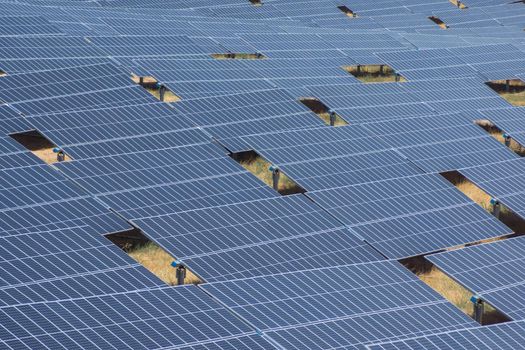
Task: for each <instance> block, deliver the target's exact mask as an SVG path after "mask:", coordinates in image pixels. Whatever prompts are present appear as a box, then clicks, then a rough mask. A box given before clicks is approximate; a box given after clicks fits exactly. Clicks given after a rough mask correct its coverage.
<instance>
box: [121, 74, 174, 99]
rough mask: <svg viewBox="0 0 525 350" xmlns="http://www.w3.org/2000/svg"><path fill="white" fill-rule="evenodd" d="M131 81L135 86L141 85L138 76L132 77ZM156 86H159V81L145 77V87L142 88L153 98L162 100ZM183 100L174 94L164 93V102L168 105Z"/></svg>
mask: <svg viewBox="0 0 525 350" xmlns="http://www.w3.org/2000/svg"><path fill="white" fill-rule="evenodd" d="M131 80H133V82H134V83H135V84H140V78H139V77H138V76H136V75H134V76H132V77H131ZM155 84H157V80H156V79H155V78H153V77H143V85H142V87H143V88H144V89H145V90H146V91H147V92H149V93H150V94H152V95H153V96H155V98H156V99H157V100H160V90H159V89H158V88H157V87H156V86H155ZM180 100H181V98H180V97H179V96H177V95H176V94H174V93H173V92H171V91H169V90H167V91H166V92H165V93H164V102H167V103H170V102H177V101H180Z"/></svg>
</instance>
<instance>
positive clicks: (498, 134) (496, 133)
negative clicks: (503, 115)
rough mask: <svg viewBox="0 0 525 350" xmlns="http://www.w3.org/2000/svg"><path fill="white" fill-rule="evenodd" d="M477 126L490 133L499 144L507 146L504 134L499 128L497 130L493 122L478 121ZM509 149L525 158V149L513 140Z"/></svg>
mask: <svg viewBox="0 0 525 350" xmlns="http://www.w3.org/2000/svg"><path fill="white" fill-rule="evenodd" d="M476 124H478V125H479V126H481V127H482V128H483V129H485V131H486V132H488V133H489V134H490V136H492V137H494V138H495V139H496V140H498V141H499V142H501V143H503V144H505V138H504V137H503V132H502V131H501V130H500V129H499V128H497V127H496V126H495V125H494V124H493V123H492V122H491V121H489V120H477V121H476ZM509 149H510V150H511V151H513V152H515V153H516V154H519V155H520V156H522V157H523V156H525V148H523V147H522V146H521V145H520V144H519V143H517V142H516V141H515V140H512V139H511V141H510V145H509Z"/></svg>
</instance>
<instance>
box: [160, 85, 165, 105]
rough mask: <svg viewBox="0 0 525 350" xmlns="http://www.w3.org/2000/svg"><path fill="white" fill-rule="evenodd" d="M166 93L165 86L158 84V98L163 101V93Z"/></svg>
mask: <svg viewBox="0 0 525 350" xmlns="http://www.w3.org/2000/svg"><path fill="white" fill-rule="evenodd" d="M165 94H166V87H165V86H164V85H161V86H160V89H159V99H160V100H161V101H162V102H164V95H165Z"/></svg>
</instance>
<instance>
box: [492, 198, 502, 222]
mask: <svg viewBox="0 0 525 350" xmlns="http://www.w3.org/2000/svg"><path fill="white" fill-rule="evenodd" d="M490 204H492V215H494V216H495V217H496V219H499V214H500V211H501V204H500V202H499V201H498V200H497V199H495V198H492V199H491V200H490Z"/></svg>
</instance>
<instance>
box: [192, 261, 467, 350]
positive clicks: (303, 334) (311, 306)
mask: <svg viewBox="0 0 525 350" xmlns="http://www.w3.org/2000/svg"><path fill="white" fill-rule="evenodd" d="M202 288H203V289H205V290H206V291H207V292H208V293H210V294H211V295H213V296H214V297H215V298H217V299H218V300H220V301H221V302H222V303H224V305H226V306H228V307H229V308H231V309H232V310H234V311H235V312H236V313H238V314H239V315H241V316H242V317H243V318H244V319H246V320H248V321H249V322H250V323H251V324H252V325H254V326H255V327H256V328H257V329H259V331H261V332H263V334H265V335H268V336H269V337H270V338H272V339H274V340H275V341H277V343H279V344H280V345H281V346H283V347H285V348H287V349H328V348H343V347H344V348H347V349H359V348H364V346H365V345H366V344H371V343H373V342H377V341H378V340H380V339H388V338H389V337H392V338H396V339H400V338H405V337H413V336H414V335H415V334H431V333H435V332H438V331H440V330H441V331H444V330H453V329H458V328H465V327H469V326H473V325H475V324H476V323H475V322H474V321H473V320H472V319H470V318H469V317H468V316H466V315H465V314H463V313H461V311H459V310H457V309H455V308H454V307H453V306H452V305H451V304H449V303H448V302H447V301H445V300H444V299H443V298H442V297H441V296H440V295H438V294H437V293H436V292H435V291H433V290H432V289H430V288H429V287H428V286H426V285H425V284H424V283H422V282H421V281H420V280H418V279H417V277H415V276H414V275H412V274H411V273H410V272H409V271H408V270H406V269H405V268H404V267H403V266H401V265H400V264H399V263H397V262H394V261H383V262H372V263H364V264H355V265H347V266H337V267H326V268H314V269H310V270H306V271H298V272H292V273H283V272H281V271H276V272H274V273H273V274H271V275H269V276H263V277H255V278H248V279H240V280H235V281H227V282H217V283H209V284H203V285H202ZM374 295H376V296H378V295H380V296H381V298H371V297H370V296H374ZM416 324H417V325H416Z"/></svg>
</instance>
